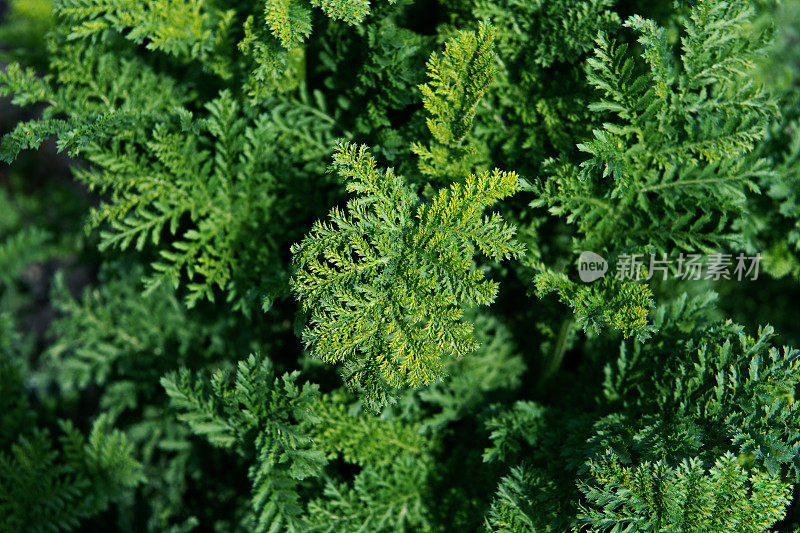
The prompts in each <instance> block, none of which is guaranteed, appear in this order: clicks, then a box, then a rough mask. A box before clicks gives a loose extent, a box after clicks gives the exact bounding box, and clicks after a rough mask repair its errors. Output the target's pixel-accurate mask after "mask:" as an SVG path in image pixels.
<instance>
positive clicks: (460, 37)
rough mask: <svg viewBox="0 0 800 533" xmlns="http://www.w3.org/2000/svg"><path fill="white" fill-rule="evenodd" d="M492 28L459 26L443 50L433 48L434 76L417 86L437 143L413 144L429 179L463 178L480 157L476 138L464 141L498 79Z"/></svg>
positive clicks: (431, 69) (430, 64) (430, 73)
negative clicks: (489, 90)
mask: <svg viewBox="0 0 800 533" xmlns="http://www.w3.org/2000/svg"><path fill="white" fill-rule="evenodd" d="M494 32H495V30H494V27H492V26H491V25H489V24H480V25H479V26H478V30H477V31H476V32H467V31H464V32H460V33H458V34H457V35H456V36H454V37H452V38H451V39H449V40H448V41H447V43H446V44H445V50H444V52H443V53H442V54H441V55H440V54H437V53H433V54H432V55H431V57H430V59H429V60H428V77H429V79H430V81H429V82H428V83H426V84H423V85H420V87H419V88H420V90H421V91H422V101H423V103H424V105H425V110H426V111H427V112H428V114H429V117H428V119H427V125H428V129H429V131H430V132H431V135H432V136H433V139H434V141H435V143H434V144H433V145H431V146H430V147H429V148H426V147H423V146H422V145H421V144H419V143H415V144H413V145H412V147H411V148H412V151H413V152H414V153H416V154H417V155H418V156H419V157H420V160H419V168H420V171H421V172H422V173H423V174H424V175H427V176H429V177H430V179H433V180H439V181H445V180H454V179H458V178H462V177H464V176H466V175H468V174H469V173H470V171H471V167H472V166H474V165H475V163H476V162H478V159H479V158H480V154H479V153H478V150H477V148H476V146H475V144H474V143H470V142H468V141H467V142H466V143H465V138H466V137H467V135H468V134H469V133H470V131H471V130H472V121H473V118H474V117H475V111H476V107H477V105H478V102H479V101H480V100H481V98H482V97H483V95H484V93H485V92H486V90H487V89H488V87H489V86H490V85H491V83H492V81H494V76H495V69H496V66H495V62H496V59H495V54H494V49H493V45H494Z"/></svg>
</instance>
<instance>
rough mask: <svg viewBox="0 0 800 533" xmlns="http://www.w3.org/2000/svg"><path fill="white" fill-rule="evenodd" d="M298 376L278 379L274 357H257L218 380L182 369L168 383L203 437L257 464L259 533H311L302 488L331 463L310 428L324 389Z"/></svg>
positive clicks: (253, 476) (253, 522) (255, 519)
mask: <svg viewBox="0 0 800 533" xmlns="http://www.w3.org/2000/svg"><path fill="white" fill-rule="evenodd" d="M297 377H298V373H297V372H293V373H287V374H284V375H283V376H281V377H275V376H274V373H273V370H272V363H271V362H270V361H269V359H266V358H261V357H258V356H255V355H251V356H250V357H248V358H247V359H245V360H243V361H240V362H239V364H238V367H237V371H236V374H235V376H233V375H231V373H229V372H224V371H222V370H218V371H216V372H214V374H212V375H211V377H210V378H203V377H195V376H193V375H192V374H191V373H190V372H189V371H188V370H186V369H182V370H181V371H179V372H177V373H172V374H169V375H167V376H165V377H164V378H163V379H162V380H161V384H162V385H163V386H164V389H165V390H166V391H167V394H168V395H169V397H170V400H171V403H172V405H173V406H174V407H175V409H177V410H178V411H179V412H180V414H179V415H178V416H179V418H180V419H181V420H182V421H184V422H185V423H186V424H188V425H189V427H190V428H191V429H192V431H193V432H194V433H195V434H197V435H200V436H203V437H205V438H206V439H207V440H208V441H209V442H210V443H211V444H213V445H214V446H218V447H222V448H232V449H234V450H236V451H237V452H238V453H240V454H242V455H243V456H245V457H247V458H248V459H250V460H251V461H252V466H251V468H250V470H249V472H248V474H249V477H250V480H251V482H252V487H253V488H252V516H251V517H250V520H249V523H250V527H251V529H252V530H253V531H276V530H278V529H282V530H284V531H303V529H302V527H301V522H300V515H301V512H302V507H301V506H300V503H299V495H298V494H297V485H298V482H299V481H300V480H302V479H304V478H306V477H309V476H317V475H319V474H320V469H321V467H322V466H324V464H325V456H324V454H323V453H322V452H321V451H320V450H317V449H314V447H313V446H312V444H313V443H312V441H311V439H310V438H309V436H308V434H307V433H306V432H305V431H304V430H303V429H302V425H304V424H309V423H313V421H314V418H313V414H312V412H311V410H310V406H311V405H312V403H313V402H314V400H315V398H316V397H317V388H316V386H313V385H310V384H308V383H305V384H303V385H302V386H298V384H296V383H295V382H296V381H297Z"/></svg>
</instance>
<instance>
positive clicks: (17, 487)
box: [0, 417, 143, 532]
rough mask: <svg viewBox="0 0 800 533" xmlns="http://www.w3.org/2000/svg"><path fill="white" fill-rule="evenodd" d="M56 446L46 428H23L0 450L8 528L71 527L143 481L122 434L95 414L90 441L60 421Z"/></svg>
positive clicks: (1, 499) (1, 502) (2, 511)
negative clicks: (59, 433) (21, 431)
mask: <svg viewBox="0 0 800 533" xmlns="http://www.w3.org/2000/svg"><path fill="white" fill-rule="evenodd" d="M61 431H62V432H63V434H62V435H61V437H60V438H59V441H60V447H59V446H57V445H56V444H54V442H53V440H52V439H51V438H50V436H49V432H47V431H45V430H41V429H38V428H34V429H33V430H32V431H31V430H30V428H27V429H26V431H25V433H24V434H21V435H20V436H19V437H18V439H17V440H16V442H15V443H14V444H12V445H11V447H10V449H9V451H7V452H6V451H3V452H0V516H2V517H3V527H4V528H5V529H6V530H8V531H34V532H45V531H59V530H72V529H75V528H77V527H78V526H79V524H80V522H81V521H82V520H84V519H86V518H88V517H91V516H94V515H96V514H98V513H100V512H102V511H104V510H105V509H107V508H108V506H109V504H110V503H112V502H114V501H119V500H121V499H123V498H124V497H126V496H127V495H128V493H129V490H130V489H131V488H132V487H134V486H136V485H137V484H139V483H141V482H142V481H143V476H142V472H141V465H140V464H139V463H138V461H137V460H136V459H135V458H134V457H133V450H132V446H131V445H130V443H129V441H128V439H127V438H126V436H125V435H124V434H123V433H122V432H120V431H119V430H114V429H112V427H111V421H110V419H109V418H108V417H100V418H98V419H97V420H96V421H95V423H94V425H93V426H92V430H91V432H90V433H89V437H88V439H87V438H86V437H84V436H83V435H82V434H81V433H80V432H79V431H78V430H77V429H75V427H74V426H73V425H72V424H71V423H69V422H62V423H61Z"/></svg>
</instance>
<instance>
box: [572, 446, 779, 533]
mask: <svg viewBox="0 0 800 533" xmlns="http://www.w3.org/2000/svg"><path fill="white" fill-rule="evenodd" d="M592 477H593V478H594V479H596V480H597V486H590V485H584V486H582V487H581V488H582V490H583V491H584V492H585V493H586V496H587V499H588V500H589V501H590V502H592V504H594V505H595V507H594V508H592V509H584V510H583V512H582V514H581V515H579V517H578V518H579V520H580V521H581V522H583V523H585V524H588V525H590V526H591V527H590V528H589V529H588V531H608V530H609V529H611V530H615V529H616V530H621V528H624V530H625V531H664V530H667V531H686V532H694V531H697V532H700V531H715V532H716V531H718V532H720V533H734V532H751V531H753V532H755V531H767V530H769V528H770V527H772V526H773V525H775V522H777V521H778V520H779V519H781V518H782V517H783V507H785V506H786V504H787V503H788V501H789V498H790V497H791V489H790V487H789V486H788V485H786V484H783V483H781V482H780V480H779V479H778V478H777V477H774V476H771V475H769V474H765V473H758V474H751V475H749V476H748V474H747V472H746V471H745V470H744V469H743V468H742V466H741V465H740V464H739V463H738V462H737V461H736V458H735V457H734V456H733V455H731V454H726V455H723V456H722V457H720V458H719V459H718V460H717V461H716V462H715V463H714V466H713V467H712V468H711V469H710V471H708V472H706V469H705V468H704V467H703V463H702V462H701V461H697V460H688V461H685V462H683V463H682V464H681V465H680V466H678V467H677V468H671V467H669V466H667V464H666V463H665V462H663V461H659V462H658V463H654V464H653V463H644V464H642V465H640V466H637V467H636V468H635V469H631V468H624V467H621V466H620V465H619V463H618V462H617V461H616V459H615V458H614V457H606V458H604V460H603V462H602V463H598V464H592ZM600 507H602V509H601V508H600Z"/></svg>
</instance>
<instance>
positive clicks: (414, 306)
mask: <svg viewBox="0 0 800 533" xmlns="http://www.w3.org/2000/svg"><path fill="white" fill-rule="evenodd" d="M333 167H334V169H336V170H337V171H338V172H339V174H340V175H341V176H342V177H343V178H345V179H346V180H347V189H348V190H349V191H350V192H354V193H357V195H358V196H356V197H355V198H353V199H351V200H350V201H349V202H348V205H347V213H345V212H343V211H341V210H339V209H333V210H332V211H331V214H330V220H331V222H330V223H324V222H317V223H316V224H315V225H314V228H313V229H312V231H311V233H310V234H309V235H308V236H307V237H306V238H305V239H304V240H303V241H302V242H301V243H299V244H297V245H295V246H293V248H292V253H293V254H294V269H295V273H294V275H293V277H292V281H291V284H292V290H293V291H294V293H295V295H296V296H297V298H298V299H299V300H300V302H301V303H302V305H303V310H304V311H305V312H306V313H308V314H310V323H309V325H308V327H307V328H306V329H305V332H304V340H305V343H306V345H307V346H308V348H309V349H310V350H311V353H312V354H313V355H314V356H315V357H318V358H320V359H322V360H324V361H327V362H330V363H344V375H345V379H346V381H347V382H348V384H350V385H351V386H352V387H354V388H357V389H359V390H362V391H363V393H364V399H365V401H366V402H367V403H368V405H370V406H371V407H372V408H373V409H379V408H381V407H382V406H383V405H385V404H386V402H387V401H388V395H389V393H390V392H391V390H392V389H395V388H398V387H405V386H411V387H416V386H419V385H426V384H430V383H433V382H436V381H438V380H440V379H441V378H442V376H443V373H444V366H443V365H444V360H445V359H446V358H448V357H461V356H462V355H465V354H467V353H469V352H471V351H472V350H474V349H475V341H474V340H473V338H472V336H471V333H472V326H471V325H470V324H469V323H467V322H465V321H464V320H462V317H463V313H464V312H463V307H464V306H469V305H487V304H490V303H491V302H492V301H493V300H494V297H495V294H496V292H497V284H496V283H495V282H492V281H489V280H486V279H485V274H484V272H483V271H482V270H481V269H479V268H476V267H475V265H474V263H473V260H472V258H473V255H474V254H475V252H477V251H480V252H481V253H483V254H484V255H486V256H487V257H489V258H491V259H503V258H507V257H518V256H519V255H521V254H522V249H521V247H520V245H519V244H518V243H516V242H515V241H514V229H513V228H512V227H510V226H508V225H506V224H505V223H504V222H503V221H502V219H501V218H500V217H499V216H497V215H493V216H490V217H483V216H482V212H483V210H484V209H485V208H486V207H489V206H491V205H493V204H494V203H496V202H497V201H498V200H500V199H502V198H504V197H506V196H510V195H512V194H514V192H516V191H517V190H518V188H519V180H518V178H517V177H516V175H515V174H513V173H507V172H501V171H499V170H495V171H493V172H484V173H482V174H480V175H478V176H474V175H473V176H469V177H468V178H467V179H466V180H465V181H464V182H463V183H456V184H453V185H452V186H450V187H449V188H446V189H443V190H441V191H440V192H439V193H438V194H437V195H436V196H435V197H434V198H433V199H431V200H430V201H428V202H424V203H422V202H420V199H419V197H418V196H417V195H416V194H415V193H414V192H413V191H412V190H410V189H409V187H408V186H407V185H406V184H405V182H404V180H403V178H402V177H400V176H398V175H396V174H395V173H394V172H393V171H392V170H385V171H380V170H378V168H377V163H376V161H375V159H374V158H373V157H372V156H370V155H369V153H368V152H367V151H366V148H365V147H363V146H362V147H359V146H355V145H350V144H346V143H340V144H339V145H338V147H337V149H336V152H335V155H334V163H333Z"/></svg>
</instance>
